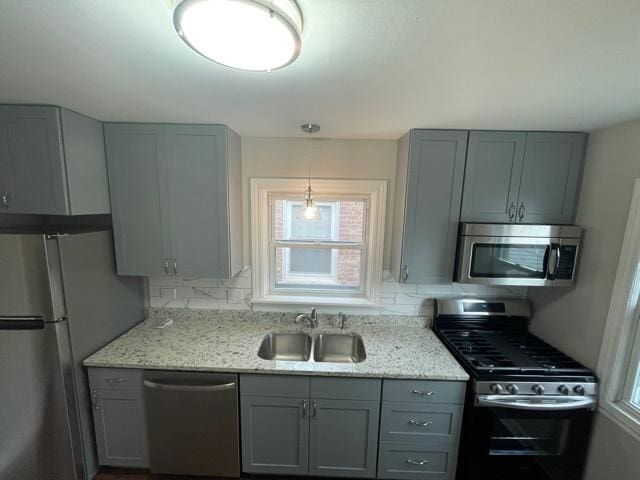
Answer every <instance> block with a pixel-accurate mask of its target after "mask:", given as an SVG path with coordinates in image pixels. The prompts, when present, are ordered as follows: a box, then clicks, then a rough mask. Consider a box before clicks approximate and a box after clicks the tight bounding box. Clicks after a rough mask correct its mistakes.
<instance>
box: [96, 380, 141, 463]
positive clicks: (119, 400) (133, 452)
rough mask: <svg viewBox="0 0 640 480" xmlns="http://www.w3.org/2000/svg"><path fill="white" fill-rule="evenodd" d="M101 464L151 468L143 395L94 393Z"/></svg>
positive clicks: (121, 392)
mask: <svg viewBox="0 0 640 480" xmlns="http://www.w3.org/2000/svg"><path fill="white" fill-rule="evenodd" d="M92 394H93V406H94V407H93V421H94V425H95V431H96V445H97V449H98V462H99V463H100V465H108V466H114V467H148V466H149V454H148V446H147V431H146V421H145V412H144V401H143V398H142V392H141V391H136V390H93V392H92Z"/></svg>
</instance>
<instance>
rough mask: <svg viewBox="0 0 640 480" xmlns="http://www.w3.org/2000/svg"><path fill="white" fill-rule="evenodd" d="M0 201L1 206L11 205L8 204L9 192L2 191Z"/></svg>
mask: <svg viewBox="0 0 640 480" xmlns="http://www.w3.org/2000/svg"><path fill="white" fill-rule="evenodd" d="M0 202H1V203H2V206H3V207H4V208H9V207H11V205H9V194H8V193H3V194H2V196H1V197H0Z"/></svg>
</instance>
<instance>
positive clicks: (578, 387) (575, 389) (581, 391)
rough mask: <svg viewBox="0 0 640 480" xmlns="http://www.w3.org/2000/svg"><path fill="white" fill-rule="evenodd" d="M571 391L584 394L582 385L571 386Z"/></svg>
mask: <svg viewBox="0 0 640 480" xmlns="http://www.w3.org/2000/svg"><path fill="white" fill-rule="evenodd" d="M573 391H574V392H575V394H576V395H584V387H583V386H582V385H576V386H575V387H573Z"/></svg>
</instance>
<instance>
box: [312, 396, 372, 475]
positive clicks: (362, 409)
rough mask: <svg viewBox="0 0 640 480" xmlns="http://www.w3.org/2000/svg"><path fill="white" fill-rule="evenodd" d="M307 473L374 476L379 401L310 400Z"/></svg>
mask: <svg viewBox="0 0 640 480" xmlns="http://www.w3.org/2000/svg"><path fill="white" fill-rule="evenodd" d="M311 411H312V414H311V430H310V439H309V445H310V449H309V451H310V454H309V475H312V476H324V477H354V478H356V477H360V478H374V477H375V475H376V452H377V449H378V419H379V415H380V402H379V401H378V400H376V401H357V400H324V399H320V400H312V401H311Z"/></svg>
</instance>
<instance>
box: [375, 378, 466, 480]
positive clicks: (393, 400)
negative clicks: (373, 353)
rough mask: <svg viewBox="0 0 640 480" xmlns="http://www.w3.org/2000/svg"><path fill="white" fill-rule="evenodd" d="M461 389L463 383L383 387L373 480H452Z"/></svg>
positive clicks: (418, 382) (402, 383)
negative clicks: (376, 471)
mask: <svg viewBox="0 0 640 480" xmlns="http://www.w3.org/2000/svg"><path fill="white" fill-rule="evenodd" d="M465 387H466V383H465V382H444V381H427V380H385V381H384V385H383V393H382V413H381V416H380V448H379V452H378V478H386V479H398V480H413V479H416V480H418V479H420V480H453V479H454V478H455V473H456V463H457V457H458V441H459V436H460V426H461V423H462V411H463V404H464V396H465Z"/></svg>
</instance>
